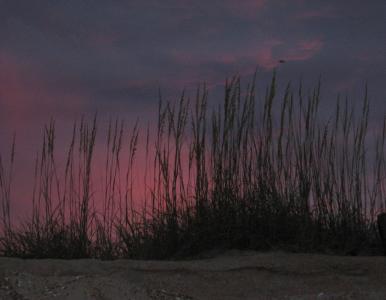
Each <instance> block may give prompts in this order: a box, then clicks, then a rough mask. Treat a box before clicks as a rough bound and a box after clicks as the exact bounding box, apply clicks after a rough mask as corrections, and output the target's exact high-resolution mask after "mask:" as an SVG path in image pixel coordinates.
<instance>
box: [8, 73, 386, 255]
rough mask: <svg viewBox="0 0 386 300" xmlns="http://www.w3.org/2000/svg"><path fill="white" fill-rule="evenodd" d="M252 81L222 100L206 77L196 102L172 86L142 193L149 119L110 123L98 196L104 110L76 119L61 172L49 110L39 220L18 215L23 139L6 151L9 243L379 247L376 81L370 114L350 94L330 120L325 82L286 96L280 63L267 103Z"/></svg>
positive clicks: (140, 247)
mask: <svg viewBox="0 0 386 300" xmlns="http://www.w3.org/2000/svg"><path fill="white" fill-rule="evenodd" d="M254 81H255V79H254V80H253V82H252V83H251V84H250V85H249V86H248V87H247V89H246V90H245V91H242V90H241V84H240V79H239V78H238V77H234V78H233V79H232V80H230V81H227V82H226V85H225V96H224V101H223V104H222V106H221V107H219V108H216V109H214V110H210V109H208V107H207V106H208V105H207V101H208V91H207V89H206V88H205V86H204V87H203V88H199V89H198V90H197V95H196V98H195V99H194V101H190V100H189V99H187V98H186V97H185V96H184V95H182V97H181V99H180V101H179V102H178V103H174V104H173V103H170V102H167V103H164V102H163V101H162V99H161V98H160V101H159V110H158V125H157V131H156V133H155V134H154V140H152V136H153V135H151V134H150V129H149V128H148V129H147V131H146V134H145V135H144V137H145V139H146V144H145V149H141V151H143V152H145V155H146V165H145V166H141V168H142V169H145V176H144V177H145V178H144V182H145V185H144V188H146V193H145V194H144V195H145V196H143V198H141V199H134V198H135V196H134V193H133V189H134V187H133V181H134V177H135V175H134V172H133V171H134V162H135V156H136V151H137V150H138V149H137V147H138V139H139V136H140V130H139V125H138V124H136V125H135V126H134V128H133V129H132V130H131V131H130V132H129V133H128V134H127V131H126V129H125V126H124V124H123V122H119V121H118V120H116V121H115V122H112V121H111V122H110V124H109V128H108V133H107V143H106V145H107V147H106V160H105V162H104V182H103V188H102V190H103V192H102V193H103V197H102V198H103V201H102V204H101V206H100V205H99V206H100V207H98V204H95V202H94V201H93V188H92V170H93V168H92V166H93V165H95V164H98V165H100V162H99V161H98V162H95V161H93V150H94V147H95V138H96V134H97V120H96V118H95V119H94V120H93V122H92V123H91V124H89V123H87V122H85V121H84V120H81V122H80V124H75V125H74V128H73V134H72V140H71V143H70V146H69V148H68V152H67V160H66V164H65V170H64V175H63V176H62V175H61V176H59V174H58V170H57V166H56V162H55V155H54V147H55V126H54V122H53V121H51V122H50V124H49V125H48V126H47V127H46V128H45V131H44V137H43V144H42V151H41V154H40V155H39V156H38V157H37V158H36V167H35V185H34V191H33V197H32V207H33V210H32V215H31V218H30V219H29V220H27V221H26V222H25V223H23V224H18V225H14V224H13V223H12V220H11V212H10V206H11V197H10V192H11V180H12V165H13V162H14V146H15V145H14V143H13V146H12V151H11V159H10V165H9V167H8V168H5V167H4V166H3V164H2V162H1V160H0V192H1V204H2V210H1V211H2V215H1V220H2V223H1V237H0V251H1V255H3V256H17V257H39V258H43V257H52V258H54V257H56V258H80V257H98V258H103V259H112V258H117V257H127V258H158V259H163V258H182V257H189V256H192V255H195V254H198V253H200V252H202V251H205V250H209V249H230V248H238V249H257V250H270V249H285V250H289V251H316V252H329V253H338V254H352V255H356V254H360V253H366V254H372V253H381V249H380V247H381V243H380V241H379V238H378V233H377V231H376V227H375V226H374V221H375V217H376V213H377V212H379V211H381V210H383V209H384V205H385V201H386V197H385V196H386V195H385V191H386V190H385V187H386V186H385V178H386V177H385V175H386V161H385V136H386V118H385V120H384V123H383V124H380V126H379V134H378V137H377V138H376V139H375V147H374V149H375V151H374V153H371V152H370V151H369V149H370V147H369V142H371V141H369V139H368V138H367V131H368V120H369V101H368V97H367V88H366V91H365V95H364V100H363V108H362V111H361V113H360V115H359V116H356V117H355V114H354V111H353V109H352V107H350V106H349V104H348V103H349V102H348V101H347V99H346V100H345V101H341V100H339V98H338V99H337V105H336V110H335V114H334V115H333V116H332V117H331V118H330V119H329V121H327V122H322V121H320V120H319V119H318V107H319V102H320V100H321V99H320V82H319V83H318V85H317V87H316V88H315V89H314V90H313V91H312V93H310V94H309V95H306V96H305V95H304V93H303V90H302V86H301V85H300V86H299V88H298V89H297V90H296V92H294V91H293V89H292V87H291V85H290V84H288V85H287V87H286V88H285V91H284V96H283V98H282V99H277V96H276V93H277V87H276V75H275V74H274V75H273V78H272V81H271V84H270V86H269V87H268V88H267V91H266V95H265V99H264V101H263V105H262V106H261V107H258V105H257V102H256V99H255V98H256V97H255V82H254ZM274 102H275V103H279V105H277V106H278V107H279V109H274V108H273V107H274V104H275V103H274ZM275 107H276V106H275ZM373 142H374V141H373ZM125 145H126V148H125ZM123 149H124V150H123ZM122 151H124V154H122ZM122 155H124V159H123V158H122ZM123 161H125V162H126V161H127V162H126V163H125V164H123ZM122 174H123V175H122ZM138 203H140V204H141V206H140V207H139V208H138Z"/></svg>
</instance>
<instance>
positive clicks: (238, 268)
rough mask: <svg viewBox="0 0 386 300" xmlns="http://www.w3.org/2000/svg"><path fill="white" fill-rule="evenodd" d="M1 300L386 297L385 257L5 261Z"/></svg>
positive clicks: (0, 263) (237, 255) (0, 271)
mask: <svg viewBox="0 0 386 300" xmlns="http://www.w3.org/2000/svg"><path fill="white" fill-rule="evenodd" d="M0 299H31V300H32V299H39V300H40V299H74V300H76V299H97V300H102V299H180V300H182V299H386V258H385V257H339V256H328V255H312V254H288V253H282V252H270V253H256V252H238V251H233V252H227V253H225V254H221V255H217V256H216V257H214V258H208V259H200V260H191V261H177V262H176V261H135V260H116V261H99V260H92V259H84V260H83V259H82V260H67V261H66V260H52V259H46V260H22V259H10V258H0Z"/></svg>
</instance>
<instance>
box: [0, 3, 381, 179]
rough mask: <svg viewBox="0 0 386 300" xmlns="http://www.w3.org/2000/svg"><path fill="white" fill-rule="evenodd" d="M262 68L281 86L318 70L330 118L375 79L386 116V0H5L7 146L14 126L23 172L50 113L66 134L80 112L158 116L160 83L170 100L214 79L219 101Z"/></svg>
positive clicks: (3, 127) (2, 49)
mask: <svg viewBox="0 0 386 300" xmlns="http://www.w3.org/2000/svg"><path fill="white" fill-rule="evenodd" d="M279 60H285V63H279ZM255 69H257V74H258V76H257V79H258V87H259V86H261V87H263V86H264V85H265V83H266V82H268V80H269V79H270V76H271V75H272V72H273V70H274V69H276V70H277V75H278V78H279V83H283V86H282V88H283V89H284V87H285V86H284V85H285V83H286V82H287V81H289V80H291V81H292V82H294V83H296V82H298V81H299V80H300V79H302V80H303V81H304V82H305V86H306V87H307V86H310V87H311V86H315V84H316V82H317V80H318V78H319V76H320V77H321V79H322V102H321V108H322V113H323V109H324V110H325V111H326V112H327V111H328V109H329V108H330V107H334V104H335V102H336V95H337V93H342V94H343V95H346V94H347V95H348V96H349V100H350V101H351V102H352V103H354V104H355V103H360V102H361V100H362V98H363V93H364V86H365V82H368V87H369V95H370V100H371V103H372V110H373V111H374V120H379V117H380V116H381V117H382V116H383V115H384V112H385V110H386V88H385V84H386V2H385V1H384V0H371V1H363V0H350V1H349V0H341V1H305V0H286V1H283V0H270V1H268V0H243V1H235V0H221V1H220V0H211V1H202V0H195V1H188V0H163V1H156V0H146V1H143V0H141V1H139V0H130V1H123V0H111V1H105V0H104V1H102V0H66V1H59V0H36V1H28V0H24V1H21V0H0V151H2V152H4V151H5V150H7V149H8V148H7V147H8V146H9V145H10V142H11V136H12V134H13V133H16V141H17V146H18V148H17V155H18V157H19V163H20V167H19V168H18V170H19V171H20V170H22V171H23V170H24V169H25V166H26V165H31V164H32V163H31V162H33V156H34V153H35V152H36V151H37V150H38V148H39V145H40V142H41V132H42V126H43V125H44V124H45V123H47V122H48V121H49V120H50V118H51V117H53V118H54V119H55V120H57V123H58V124H59V125H58V126H59V127H62V129H63V136H64V137H63V140H66V138H65V137H66V134H67V136H68V135H69V134H70V133H71V127H69V124H70V123H71V122H73V121H74V120H76V119H79V117H80V116H81V115H82V114H86V115H87V114H88V115H92V114H93V113H95V112H96V111H98V115H99V116H100V118H102V119H103V118H104V117H107V116H112V117H124V118H125V119H129V120H134V119H136V118H137V117H139V118H140V119H144V120H151V119H152V118H155V116H156V114H155V109H156V107H157V102H158V92H159V90H160V91H161V93H162V94H163V95H165V97H170V99H171V100H173V99H174V98H175V99H176V98H178V95H180V93H181V92H182V90H183V89H186V90H187V91H188V92H189V91H194V89H195V88H196V87H197V86H198V85H199V84H201V83H203V82H206V83H207V85H208V87H209V97H210V98H209V101H212V100H211V99H214V98H215V99H218V97H220V98H221V93H222V92H223V86H224V82H225V79H226V78H229V77H231V76H232V75H236V74H237V75H240V76H241V78H242V79H245V80H248V78H250V77H251V75H252V74H253V72H254V71H255ZM259 82H261V84H260V83H259ZM263 91H264V89H263V88H262V92H263ZM211 97H212V98H211ZM213 101H215V100H213ZM382 114H383V115H382ZM66 128H67V131H66ZM66 132H67V133H66ZM31 172H32V170H31ZM21 180H23V179H21ZM24 180H25V181H28V178H27V179H24Z"/></svg>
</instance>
